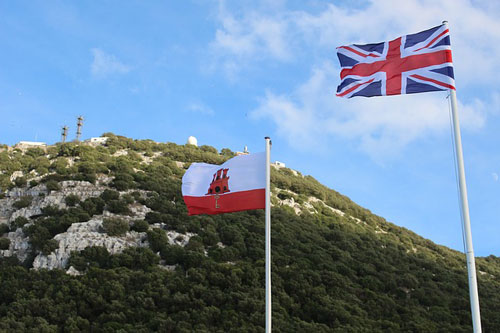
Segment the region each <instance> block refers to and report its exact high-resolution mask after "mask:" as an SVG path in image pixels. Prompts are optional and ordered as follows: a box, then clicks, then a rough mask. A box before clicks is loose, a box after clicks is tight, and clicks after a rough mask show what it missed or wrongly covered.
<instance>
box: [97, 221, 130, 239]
mask: <svg viewBox="0 0 500 333" xmlns="http://www.w3.org/2000/svg"><path fill="white" fill-rule="evenodd" d="M102 227H103V229H104V232H106V233H107V234H108V235H110V236H123V235H124V234H125V233H126V232H127V231H129V230H130V226H129V224H128V222H127V221H124V220H122V219H120V218H116V217H111V218H106V219H104V220H103V222H102Z"/></svg>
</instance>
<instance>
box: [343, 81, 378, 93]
mask: <svg viewBox="0 0 500 333" xmlns="http://www.w3.org/2000/svg"><path fill="white" fill-rule="evenodd" d="M373 80H374V79H371V80H370V81H366V82H363V83H360V84H357V85H355V86H353V87H351V88H349V89H347V90H346V91H343V92H341V93H340V94H337V96H339V97H344V96H345V95H347V94H348V93H350V92H351V91H353V90H356V89H358V88H359V87H360V86H362V85H365V84H370V83H372V82H373Z"/></svg>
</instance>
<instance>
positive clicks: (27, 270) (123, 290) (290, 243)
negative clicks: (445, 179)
mask: <svg viewBox="0 0 500 333" xmlns="http://www.w3.org/2000/svg"><path fill="white" fill-rule="evenodd" d="M106 136H107V137H108V140H107V143H106V144H105V145H102V146H101V145H96V146H91V145H84V144H80V145H77V144H74V143H69V144H64V145H61V144H58V145H55V146H50V147H48V148H47V150H46V151H45V150H42V149H39V148H35V149H27V150H25V151H21V150H16V149H11V148H9V147H4V148H3V151H1V152H0V187H1V190H2V193H3V194H1V195H0V230H1V231H0V233H1V234H2V235H3V236H2V237H1V238H0V256H1V259H0V283H1V285H2V288H0V331H32V330H34V329H36V330H40V331H47V332H52V331H54V332H57V331H61V332H63V331H64V332H66V331H68V332H73V331H95V332H115V331H117V330H120V329H121V330H123V331H127V332H148V331H162V332H207V331H208V332H262V331H263V327H264V213H263V211H260V210H257V211H248V212H240V213H231V214H225V215H216V216H192V217H189V216H187V211H186V207H185V205H184V203H183V201H182V196H181V193H180V184H181V181H180V179H181V177H182V174H183V173H184V171H185V169H187V167H188V166H189V164H190V163H191V162H195V161H196V162H199V161H203V162H208V163H215V164H220V163H222V162H223V161H225V160H227V159H228V158H230V157H232V156H233V153H232V152H231V151H230V150H229V149H223V150H222V151H221V152H220V153H219V152H218V151H217V150H216V149H215V148H213V147H209V146H202V147H194V146H190V145H187V146H178V145H176V144H173V143H165V144H163V143H155V142H153V141H150V140H132V139H128V138H125V137H120V136H116V135H113V134H106ZM271 181H272V192H273V194H272V203H273V209H272V228H273V229H272V270H273V276H272V278H273V329H274V331H276V332H313V331H314V332H470V331H471V329H472V327H471V317H470V307H469V298H468V285H467V272H466V264H465V257H464V255H463V254H462V253H458V252H456V251H453V250H450V249H448V248H446V247H443V246H439V245H436V244H434V243H432V242H431V241H429V240H426V239H423V238H422V237H420V236H418V235H416V234H414V233H413V232H411V231H409V230H406V229H404V228H401V227H398V226H396V225H394V224H392V223H389V222H387V221H385V220H384V219H383V218H381V217H378V216H375V215H373V214H372V213H371V212H370V211H368V210H366V209H364V208H362V207H360V206H358V205H356V204H355V203H353V202H352V201H351V200H350V199H349V198H347V197H345V196H343V195H341V194H339V193H337V192H335V191H333V190H330V189H328V188H326V187H324V186H323V185H321V184H320V183H319V182H317V181H316V180H315V179H314V178H313V177H311V176H303V175H301V174H300V173H297V172H295V171H293V170H290V169H286V168H273V171H272V178H271ZM477 265H478V273H479V276H478V282H479V294H480V302H481V315H482V322H483V328H484V331H486V332H495V331H500V314H499V313H498V311H495V309H498V308H499V307H500V298H499V296H498V295H499V292H500V282H499V276H500V260H499V259H498V258H497V257H494V256H490V257H488V258H478V260H477Z"/></svg>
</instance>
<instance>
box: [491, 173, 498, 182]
mask: <svg viewBox="0 0 500 333" xmlns="http://www.w3.org/2000/svg"><path fill="white" fill-rule="evenodd" d="M491 177H493V181H495V182H497V181H498V173H496V172H492V173H491Z"/></svg>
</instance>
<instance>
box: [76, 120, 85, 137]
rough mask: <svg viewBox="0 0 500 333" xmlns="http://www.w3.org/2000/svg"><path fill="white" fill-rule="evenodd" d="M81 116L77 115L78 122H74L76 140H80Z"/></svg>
mask: <svg viewBox="0 0 500 333" xmlns="http://www.w3.org/2000/svg"><path fill="white" fill-rule="evenodd" d="M82 126H83V117H82V116H79V117H78V122H77V123H76V141H77V142H79V141H80V136H81V135H82Z"/></svg>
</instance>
